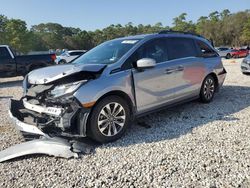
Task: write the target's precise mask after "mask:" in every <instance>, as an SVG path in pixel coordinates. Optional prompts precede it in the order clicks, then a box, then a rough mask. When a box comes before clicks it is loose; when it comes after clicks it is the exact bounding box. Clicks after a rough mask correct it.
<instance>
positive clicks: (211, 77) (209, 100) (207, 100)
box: [200, 75, 216, 103]
mask: <svg viewBox="0 0 250 188" xmlns="http://www.w3.org/2000/svg"><path fill="white" fill-rule="evenodd" d="M208 79H212V80H213V83H214V92H213V96H212V97H211V98H210V99H207V98H206V97H205V95H204V87H205V83H206V81H207V80H208ZM215 90H216V83H215V79H214V77H213V76H211V75H208V76H207V77H206V78H205V79H204V81H203V82H202V86H201V91H200V100H201V102H203V103H210V102H211V101H212V100H213V98H214V94H215Z"/></svg>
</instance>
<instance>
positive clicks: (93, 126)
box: [88, 96, 131, 143]
mask: <svg viewBox="0 0 250 188" xmlns="http://www.w3.org/2000/svg"><path fill="white" fill-rule="evenodd" d="M112 102H117V103H119V104H120V105H121V106H122V107H123V108H124V110H125V115H126V119H125V123H124V126H123V129H122V130H121V131H120V132H119V133H118V134H117V135H115V136H111V137H108V136H105V135H103V134H102V133H101V132H100V130H99V128H98V123H97V122H98V117H99V114H100V111H101V110H102V108H103V107H104V106H106V105H107V104H109V103H112ZM130 121H131V116H130V110H129V106H128V104H127V102H126V101H125V100H124V99H123V98H121V97H118V96H108V97H105V98H104V99H102V100H101V101H100V102H98V103H97V104H96V105H95V106H94V108H93V109H92V111H91V113H90V118H89V121H88V132H89V136H90V137H91V138H92V139H94V140H96V141H97V142H100V143H107V142H113V141H115V140H117V139H119V138H121V137H122V135H123V134H124V133H125V131H126V129H127V128H128V125H129V123H130Z"/></svg>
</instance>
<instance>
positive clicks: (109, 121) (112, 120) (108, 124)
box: [97, 102, 126, 137]
mask: <svg viewBox="0 0 250 188" xmlns="http://www.w3.org/2000/svg"><path fill="white" fill-rule="evenodd" d="M125 121H126V113H125V110H124V108H123V106H122V105H121V104H119V103H117V102H112V103H109V104H107V105H105V106H104V107H103V108H102V109H101V111H100V113H99V115H98V122H97V123H98V129H99V131H100V132H101V133H102V134H103V135H104V136H108V137H111V136H115V135H117V134H118V133H119V132H120V131H121V130H122V129H123V126H124V124H125Z"/></svg>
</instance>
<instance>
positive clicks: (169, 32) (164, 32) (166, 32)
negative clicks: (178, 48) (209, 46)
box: [159, 30, 205, 38]
mask: <svg viewBox="0 0 250 188" xmlns="http://www.w3.org/2000/svg"><path fill="white" fill-rule="evenodd" d="M171 33H179V34H187V35H195V36H197V37H201V38H205V37H203V36H202V35H199V34H196V33H192V32H185V31H174V30H163V31H160V32H159V34H171Z"/></svg>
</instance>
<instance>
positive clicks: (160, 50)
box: [123, 38, 168, 69]
mask: <svg viewBox="0 0 250 188" xmlns="http://www.w3.org/2000/svg"><path fill="white" fill-rule="evenodd" d="M143 58H151V59H154V60H155V61H156V63H161V62H165V61H167V60H168V55H167V47H166V41H165V39H163V38H161V39H154V40H151V41H149V42H147V43H145V44H143V45H142V46H141V47H140V48H139V49H138V50H136V51H135V52H134V54H133V55H131V56H130V57H129V58H128V59H127V61H126V62H125V63H124V66H123V68H124V69H129V68H132V67H136V62H137V61H138V60H140V59H143Z"/></svg>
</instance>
